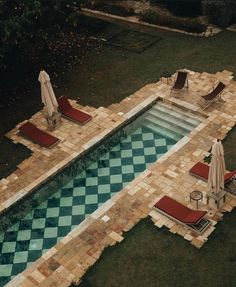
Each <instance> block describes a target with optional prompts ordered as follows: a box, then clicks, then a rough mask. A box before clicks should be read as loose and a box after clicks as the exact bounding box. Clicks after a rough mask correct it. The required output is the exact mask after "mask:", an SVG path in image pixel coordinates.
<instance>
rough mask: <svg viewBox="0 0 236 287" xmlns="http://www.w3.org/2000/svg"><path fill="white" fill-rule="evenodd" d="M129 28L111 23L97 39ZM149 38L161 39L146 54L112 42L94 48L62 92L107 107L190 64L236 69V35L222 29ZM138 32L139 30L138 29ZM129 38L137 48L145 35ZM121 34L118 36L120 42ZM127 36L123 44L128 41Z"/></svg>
mask: <svg viewBox="0 0 236 287" xmlns="http://www.w3.org/2000/svg"><path fill="white" fill-rule="evenodd" d="M123 30H127V27H123V26H118V25H115V24H107V25H106V26H105V27H104V28H103V29H101V30H98V31H96V33H95V34H94V35H95V36H96V37H103V38H108V39H109V38H112V37H114V35H117V34H118V33H120V32H122V31H123ZM143 32H145V33H147V34H149V35H150V38H151V39H152V38H153V37H161V40H159V41H157V42H156V43H154V44H153V45H152V46H151V47H149V48H147V49H146V50H144V52H142V53H135V52H132V51H129V50H125V49H122V48H118V47H114V46H111V45H103V46H102V47H101V48H100V49H99V50H97V51H96V52H94V51H91V52H90V53H88V54H87V55H86V57H85V58H84V59H83V63H81V64H80V65H79V66H78V67H75V69H73V71H72V72H70V73H68V74H67V75H66V77H65V82H64V83H65V84H64V86H63V87H61V88H60V89H59V91H58V93H59V94H60V93H66V94H67V95H68V96H69V97H72V98H74V99H77V98H78V97H79V98H80V100H79V101H80V103H82V104H89V105H92V106H100V105H104V106H107V105H109V104H111V103H114V102H119V101H120V100H122V99H123V98H124V97H127V96H128V95H130V94H131V93H133V92H135V91H136V90H138V89H139V88H141V87H143V86H144V85H145V84H147V83H152V82H155V81H158V80H159V78H160V75H161V73H162V72H163V71H170V72H171V73H174V72H175V71H176V70H177V69H180V68H187V69H190V70H194V71H199V72H204V71H206V72H210V73H215V72H217V71H222V70H224V69H227V70H230V71H233V72H236V62H235V61H234V59H235V58H236V33H233V32H228V31H226V32H222V33H220V34H218V35H216V36H214V37H211V38H201V37H192V36H188V35H182V34H176V33H168V32H161V31H153V30H145V31H143ZM134 33H136V31H134ZM126 36H129V37H130V40H131V41H132V46H135V43H133V42H134V41H135V39H137V43H136V44H137V45H139V44H140V42H139V40H140V38H141V37H137V36H136V35H135V37H133V36H132V33H127V35H126ZM116 39H117V37H114V40H116ZM128 41H129V39H127V38H126V39H125V40H124V41H123V42H126V43H127V42H128Z"/></svg>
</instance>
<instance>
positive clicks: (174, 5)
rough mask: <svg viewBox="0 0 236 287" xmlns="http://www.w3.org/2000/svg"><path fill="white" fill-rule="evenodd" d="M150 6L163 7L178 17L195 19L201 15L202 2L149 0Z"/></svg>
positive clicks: (191, 0)
mask: <svg viewBox="0 0 236 287" xmlns="http://www.w3.org/2000/svg"><path fill="white" fill-rule="evenodd" d="M150 4H151V5H163V6H165V7H166V8H167V9H168V10H169V11H170V12H171V13H172V14H174V15H176V16H180V17H195V16H198V15H201V14H202V0H181V1H179V0H150Z"/></svg>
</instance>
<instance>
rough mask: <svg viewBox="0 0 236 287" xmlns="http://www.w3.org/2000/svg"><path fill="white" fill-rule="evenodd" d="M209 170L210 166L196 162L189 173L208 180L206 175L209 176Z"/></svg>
mask: <svg viewBox="0 0 236 287" xmlns="http://www.w3.org/2000/svg"><path fill="white" fill-rule="evenodd" d="M209 170H210V166H209V165H207V164H205V163H202V162H198V163H196V164H195V165H194V166H193V167H192V168H191V169H190V171H189V172H190V173H193V174H195V175H196V176H199V177H202V178H204V179H205V180H207V179H208V174H209Z"/></svg>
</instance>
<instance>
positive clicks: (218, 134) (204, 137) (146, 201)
mask: <svg viewBox="0 0 236 287" xmlns="http://www.w3.org/2000/svg"><path fill="white" fill-rule="evenodd" d="M172 78H174V76H172ZM219 80H221V81H223V82H225V83H227V84H228V85H227V88H226V90H225V92H224V93H223V95H222V99H221V100H220V101H219V102H217V103H213V104H212V105H211V106H210V107H209V108H208V109H207V110H204V111H203V110H202V109H201V108H200V107H199V106H198V105H197V101H198V99H199V96H200V95H201V94H205V93H206V92H207V91H208V90H210V89H211V88H212V86H213V85H214V84H215V83H217V82H218V81H219ZM235 93H236V82H235V81H233V80H232V73H231V72H228V71H223V72H218V73H216V74H208V73H196V72H192V71H189V89H188V90H185V91H184V92H173V93H172V95H171V96H170V85H168V84H167V83H166V82H164V81H163V82H162V81H159V82H157V83H153V84H149V85H147V86H145V87H143V88H142V89H140V90H139V91H137V92H136V93H134V94H133V95H131V96H130V97H127V98H125V99H124V100H123V101H122V102H120V103H117V104H113V105H111V106H109V107H108V108H103V107H101V108H99V109H94V108H92V107H80V106H78V105H77V104H76V103H75V102H73V101H72V104H73V106H74V107H78V108H82V109H83V110H85V111H87V112H89V113H91V115H92V116H93V120H92V122H89V123H87V124H86V125H85V126H82V127H81V126H79V125H77V124H74V123H72V122H69V121H68V120H63V122H62V125H61V126H60V128H59V129H57V130H56V131H54V132H52V134H54V135H55V136H57V137H59V138H60V139H61V142H60V143H59V144H58V145H57V146H55V147H54V148H53V149H50V150H46V149H44V148H40V147H39V146H37V145H35V144H33V143H31V142H30V141H28V140H26V139H24V138H22V137H21V136H19V135H18V134H17V128H18V126H19V125H18V126H17V127H16V128H15V129H13V130H12V131H11V132H9V134H8V136H9V137H10V138H11V139H12V140H13V141H14V142H21V143H22V144H24V145H26V146H27V147H29V148H30V149H31V150H32V151H33V154H32V156H31V157H30V158H29V159H27V160H25V161H23V162H22V163H21V164H20V165H19V166H18V169H17V170H16V171H15V172H14V173H13V174H12V175H11V176H9V177H8V178H7V179H3V180H1V181H0V194H1V197H0V209H1V210H4V209H5V208H6V207H8V206H10V205H11V204H13V203H14V202H15V201H16V200H17V199H18V198H20V197H22V196H24V195H25V194H26V193H28V192H30V190H31V189H32V188H33V187H35V186H37V185H39V184H40V183H41V182H44V181H45V180H46V179H47V178H48V177H49V176H52V175H53V174H54V173H55V172H56V171H57V170H58V169H60V168H62V167H63V166H64V165H66V164H67V163H68V162H70V161H71V160H73V159H74V158H75V157H78V156H79V155H80V154H81V153H83V152H84V151H85V150H86V149H88V148H89V147H91V146H92V145H94V144H95V143H96V142H97V141H100V140H101V139H102V138H103V137H104V136H105V135H107V134H109V133H110V132H111V131H112V130H114V129H115V128H117V127H118V126H119V125H121V124H122V123H124V122H125V121H126V120H127V119H130V118H131V117H132V116H134V115H135V114H136V113H137V112H139V111H140V110H142V109H143V108H145V107H146V106H147V105H148V104H150V103H151V102H153V101H155V100H156V99H158V98H161V99H163V100H164V101H166V102H169V103H170V104H174V105H177V106H182V107H183V108H185V109H187V110H190V111H192V112H193V113H197V114H201V115H203V116H205V120H204V121H203V122H202V123H201V124H200V125H199V126H198V127H197V128H196V129H195V130H193V131H192V132H191V133H190V134H189V135H187V136H185V137H184V138H183V139H181V140H180V141H179V142H178V143H177V144H176V145H175V146H174V148H172V149H171V150H170V151H169V152H167V153H166V154H165V155H164V156H163V157H161V158H160V159H159V160H158V161H157V162H156V163H154V164H153V165H151V166H150V167H149V168H148V169H147V170H146V171H144V172H143V173H142V174H140V175H139V176H138V177H137V178H136V179H135V180H133V181H132V182H131V183H129V184H128V185H127V186H126V187H125V188H124V189H123V190H122V191H120V192H119V193H117V194H116V195H114V197H112V198H111V199H110V200H108V201H107V202H106V203H105V204H104V205H103V206H101V207H100V208H99V209H98V210H97V211H95V212H94V213H93V214H91V215H90V216H88V217H87V218H86V220H85V221H84V222H82V223H81V224H80V225H79V226H77V227H76V228H75V229H74V230H73V231H71V232H70V233H69V234H68V235H67V236H66V237H64V238H63V239H62V240H61V241H60V242H59V243H58V244H57V245H55V246H54V247H53V248H51V249H50V250H49V251H47V252H46V253H45V254H44V255H43V256H42V257H41V258H40V259H38V260H37V261H36V262H35V263H33V264H32V265H31V266H30V267H29V268H28V269H27V270H25V271H24V272H23V273H21V274H19V275H18V276H16V277H15V278H14V279H13V280H12V281H11V282H9V283H8V284H7V285H6V286H14V287H16V286H21V287H26V286H28V287H29V286H44V287H45V286H68V285H69V284H70V282H71V280H80V279H81V277H82V276H83V274H84V273H85V272H86V270H87V269H88V268H89V267H90V266H91V265H93V264H94V262H96V260H97V259H98V258H99V257H100V255H101V253H102V251H103V249H104V248H105V247H106V246H109V245H113V244H116V243H117V242H121V241H122V240H123V232H126V231H128V230H130V229H131V228H132V227H133V226H134V225H135V224H137V223H138V222H139V221H140V219H142V218H145V217H147V216H148V215H150V216H151V217H152V220H153V222H154V224H155V226H157V227H158V228H161V227H162V226H166V227H168V228H169V230H170V232H172V233H176V234H179V235H181V236H182V237H183V238H184V239H186V240H188V241H189V242H190V243H191V244H193V245H194V246H196V247H197V248H200V247H201V246H202V245H203V244H204V243H205V242H206V241H207V240H208V238H209V236H210V234H211V233H212V232H213V231H214V229H215V228H216V227H217V222H218V221H219V220H220V219H221V218H222V217H223V214H224V212H230V211H231V210H232V209H233V208H234V207H235V206H236V198H235V197H233V196H231V195H229V194H227V197H226V204H225V205H224V207H223V208H222V209H221V210H220V211H217V210H212V209H210V208H209V206H207V205H206V199H205V194H206V191H207V183H205V182H203V181H201V180H200V179H197V178H195V177H193V176H191V175H190V174H189V169H190V168H191V167H192V166H193V165H194V164H195V163H196V162H197V161H202V160H203V158H204V157H205V156H206V155H208V151H209V149H210V148H211V146H212V144H213V140H214V139H215V138H221V139H223V138H224V137H225V136H226V135H227V133H228V131H229V130H230V129H231V128H232V127H233V126H234V125H235V122H236V114H235V108H234V106H235V104H236V98H235V96H234V95H235ZM30 120H31V121H32V122H33V123H35V124H37V126H39V127H40V128H42V129H46V122H45V119H44V117H43V113H42V111H40V112H39V113H37V114H36V115H34V116H33V117H32V118H31V119H30ZM194 189H197V190H200V191H202V192H203V194H204V200H203V201H202V202H200V204H199V209H202V210H206V211H207V212H208V213H207V217H208V218H209V219H210V220H211V222H212V225H211V227H210V228H208V229H207V230H206V231H205V232H204V233H203V234H202V235H198V234H196V233H195V232H192V231H189V230H187V229H185V228H184V227H182V226H180V225H178V224H176V223H175V222H173V221H171V220H169V219H167V218H166V217H165V216H163V215H161V214H159V213H158V212H157V211H155V210H153V208H152V207H153V204H154V203H155V202H156V201H157V200H158V199H159V198H161V197H162V196H163V195H168V196H170V197H173V198H174V199H176V200H178V201H180V202H182V203H183V204H184V205H186V206H189V207H192V208H194V207H195V206H193V205H192V204H194V203H192V204H190V203H189V193H190V192H191V191H192V190H194Z"/></svg>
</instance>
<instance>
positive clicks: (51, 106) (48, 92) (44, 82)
mask: <svg viewBox="0 0 236 287" xmlns="http://www.w3.org/2000/svg"><path fill="white" fill-rule="evenodd" d="M38 80H39V82H40V84H41V97H42V102H43V104H44V106H45V108H46V111H47V114H48V116H49V117H51V116H52V114H53V112H56V113H57V107H58V103H57V100H56V97H55V94H54V91H53V88H52V85H51V82H50V77H49V75H48V74H47V73H46V72H45V71H44V70H41V71H40V73H39V78H38Z"/></svg>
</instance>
